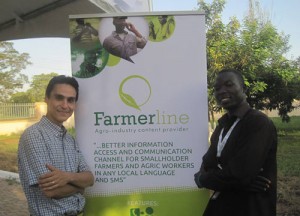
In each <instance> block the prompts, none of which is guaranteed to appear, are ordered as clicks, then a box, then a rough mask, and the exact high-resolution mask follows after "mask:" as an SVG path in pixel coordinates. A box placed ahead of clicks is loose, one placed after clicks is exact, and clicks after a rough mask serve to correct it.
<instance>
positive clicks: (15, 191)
mask: <svg viewBox="0 0 300 216" xmlns="http://www.w3.org/2000/svg"><path fill="white" fill-rule="evenodd" d="M0 188H1V192H0V216H28V215H29V213H28V209H27V201H26V198H25V195H24V193H23V190H22V187H21V185H20V183H18V182H16V181H15V180H10V179H2V178H0Z"/></svg>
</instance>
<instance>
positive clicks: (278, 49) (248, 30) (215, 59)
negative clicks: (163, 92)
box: [198, 0, 300, 122]
mask: <svg viewBox="0 0 300 216" xmlns="http://www.w3.org/2000/svg"><path fill="white" fill-rule="evenodd" d="M251 2H252V1H251ZM252 3H253V2H252ZM198 5H199V10H204V11H205V13H206V27H207V34H206V35H207V50H206V51H207V63H208V64H207V69H208V89H209V90H208V95H209V109H210V111H217V110H219V108H218V106H217V105H216V102H215V100H214V97H213V84H214V80H215V77H216V75H217V73H218V72H219V71H220V70H222V69H224V68H235V69H238V70H240V71H241V72H242V74H243V76H244V79H245V81H246V83H245V84H246V86H247V87H248V91H247V96H248V102H249V104H250V105H251V106H252V107H254V108H256V109H268V110H275V109H276V110H278V114H279V115H280V116H281V117H282V120H284V121H287V122H288V121H289V116H288V113H289V112H291V111H292V110H293V109H294V108H295V107H293V104H292V103H293V101H294V99H299V94H300V93H299V92H300V87H299V86H300V78H299V77H300V76H299V65H300V63H299V62H300V58H298V59H297V61H292V60H288V59H286V58H285V57H284V55H285V54H286V53H287V51H288V50H289V44H288V42H289V37H288V36H285V35H284V34H283V33H278V31H277V29H276V28H275V27H274V26H273V25H272V23H271V22H270V21H269V20H268V18H267V17H266V16H265V15H264V14H263V13H262V11H261V9H260V7H259V3H258V2H257V1H255V6H256V7H255V8H250V10H249V11H250V12H249V14H248V15H247V16H245V17H244V20H243V21H242V23H240V22H239V21H238V20H237V19H236V18H235V17H232V18H231V19H230V22H229V23H228V24H224V23H223V22H222V20H221V13H222V11H223V9H224V7H225V1H224V0H213V1H212V3H211V4H207V3H205V2H204V0H200V1H199V2H198ZM211 113H213V112H211ZM212 118H213V116H212Z"/></svg>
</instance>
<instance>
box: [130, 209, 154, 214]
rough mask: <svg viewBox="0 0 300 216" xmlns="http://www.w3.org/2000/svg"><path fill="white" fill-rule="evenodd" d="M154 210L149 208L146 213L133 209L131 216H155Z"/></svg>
mask: <svg viewBox="0 0 300 216" xmlns="http://www.w3.org/2000/svg"><path fill="white" fill-rule="evenodd" d="M153 212H154V210H153V208H151V207H147V208H146V209H145V211H142V210H141V209H140V208H132V209H130V216H141V215H142V216H152V215H153Z"/></svg>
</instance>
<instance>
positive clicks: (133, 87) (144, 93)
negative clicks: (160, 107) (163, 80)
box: [119, 75, 151, 110]
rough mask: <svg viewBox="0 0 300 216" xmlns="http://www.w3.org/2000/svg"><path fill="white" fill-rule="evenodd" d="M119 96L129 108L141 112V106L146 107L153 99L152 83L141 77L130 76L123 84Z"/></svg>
mask: <svg viewBox="0 0 300 216" xmlns="http://www.w3.org/2000/svg"><path fill="white" fill-rule="evenodd" d="M125 90H126V91H127V93H125ZM128 91H129V92H130V93H128ZM119 96H120V98H121V100H122V101H123V103H124V104H126V105H127V106H130V107H133V108H135V109H138V110H141V106H143V105H145V104H146V103H147V102H148V101H149V99H150V97H151V86H150V83H149V82H148V80H147V79H146V78H144V77H142V76H140V75H132V76H129V77H127V78H125V79H124V80H123V81H122V82H121V84H120V88H119Z"/></svg>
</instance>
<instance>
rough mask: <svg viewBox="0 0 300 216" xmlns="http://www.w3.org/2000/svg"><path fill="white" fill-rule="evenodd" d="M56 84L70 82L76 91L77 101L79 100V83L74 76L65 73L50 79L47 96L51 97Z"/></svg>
mask: <svg viewBox="0 0 300 216" xmlns="http://www.w3.org/2000/svg"><path fill="white" fill-rule="evenodd" d="M56 84H68V85H70V86H72V87H73V88H74V89H75V91H76V101H77V100H78V94H79V85H78V82H77V80H76V79H75V78H74V77H69V76H65V75H59V76H55V77H53V78H52V79H51V80H50V81H49V83H48V86H47V88H46V92H45V96H46V97H47V98H50V94H51V91H52V90H53V88H54V86H55V85H56Z"/></svg>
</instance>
